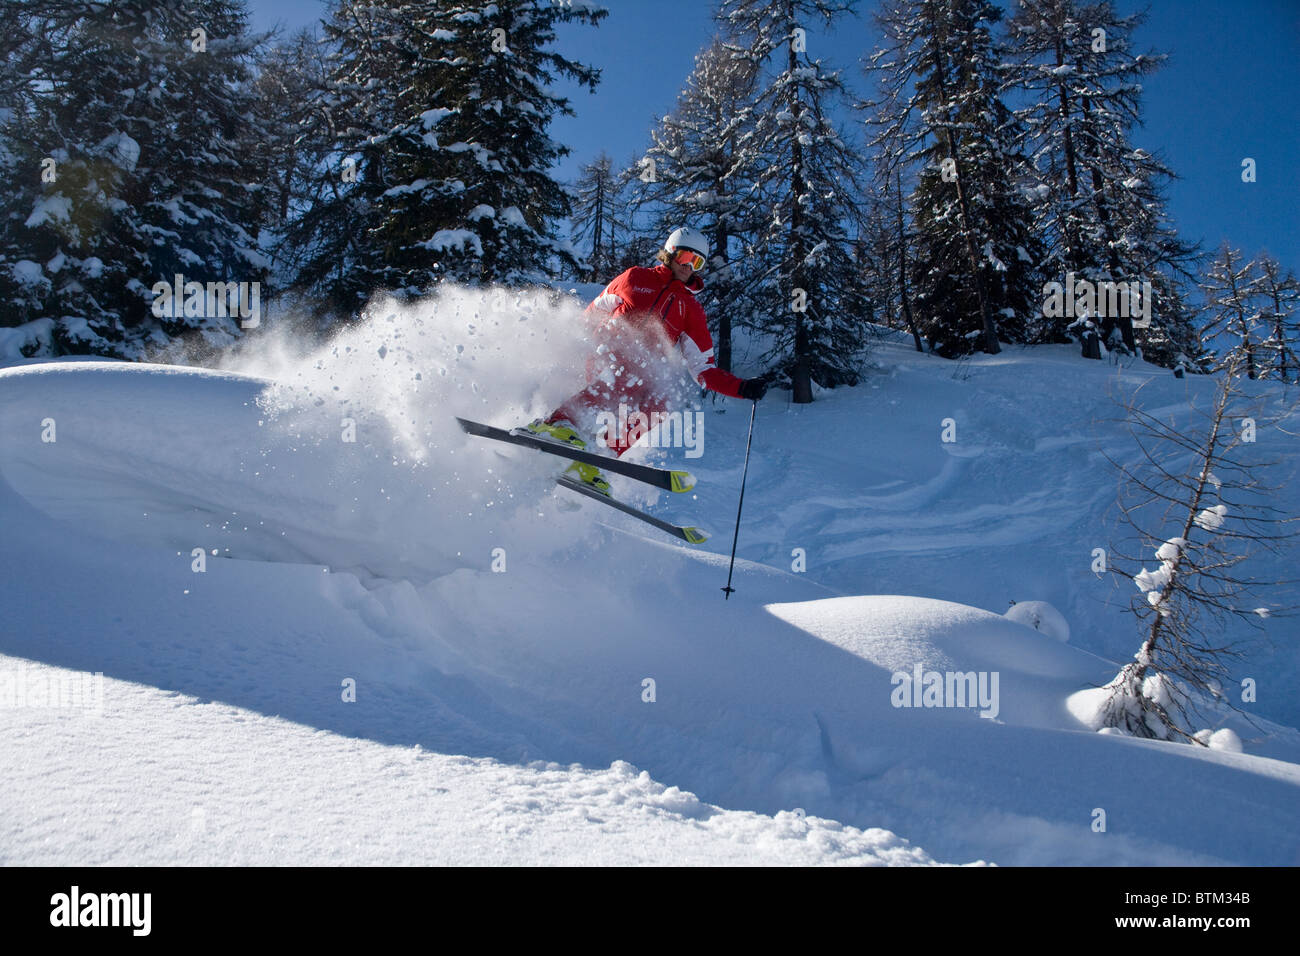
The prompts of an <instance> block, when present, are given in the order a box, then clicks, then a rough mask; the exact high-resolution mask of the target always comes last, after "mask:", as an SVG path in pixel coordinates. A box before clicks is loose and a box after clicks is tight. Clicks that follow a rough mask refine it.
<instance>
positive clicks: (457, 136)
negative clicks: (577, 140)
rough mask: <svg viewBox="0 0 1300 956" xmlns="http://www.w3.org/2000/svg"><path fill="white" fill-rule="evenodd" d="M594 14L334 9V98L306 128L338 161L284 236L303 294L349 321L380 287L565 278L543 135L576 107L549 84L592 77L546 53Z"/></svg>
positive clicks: (578, 7) (453, 6)
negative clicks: (569, 25) (563, 31)
mask: <svg viewBox="0 0 1300 956" xmlns="http://www.w3.org/2000/svg"><path fill="white" fill-rule="evenodd" d="M604 15H605V12H604V11H603V10H602V9H600V8H597V7H594V6H590V5H587V4H570V3H566V4H554V3H547V2H543V0H501V2H496V3H459V2H453V0H412V2H401V3H397V2H394V3H390V4H379V3H371V2H368V0H342V2H341V3H339V5H338V6H337V7H336V8H335V10H334V11H333V14H332V16H331V19H330V20H329V21H327V23H326V24H325V34H326V41H327V42H328V43H330V44H331V45H332V46H333V47H334V52H333V53H332V55H331V59H332V62H333V71H332V74H331V77H330V92H331V94H332V99H331V102H330V103H329V109H328V110H326V111H325V112H324V113H323V114H322V115H321V116H320V117H319V118H318V120H317V122H316V126H317V134H316V135H323V136H328V137H329V138H330V140H331V142H332V143H333V149H332V151H331V155H330V158H329V160H328V161H327V162H325V163H322V164H321V165H320V168H319V169H318V170H317V175H316V177H315V179H314V188H313V190H312V195H311V196H310V200H311V201H310V203H309V205H308V206H307V208H306V209H305V211H304V213H303V215H302V217H301V218H300V219H299V220H298V221H297V222H296V223H295V224H294V227H293V228H292V230H291V239H292V243H291V245H292V248H293V249H294V251H295V254H296V256H297V259H298V268H299V273H298V281H297V286H298V288H299V289H300V290H302V291H304V292H307V293H310V294H312V295H314V296H317V297H319V298H320V299H321V300H322V302H323V303H324V304H325V305H326V306H327V307H329V308H331V309H332V310H334V311H336V312H338V313H341V314H343V315H345V316H356V315H358V314H359V312H360V309H361V307H362V306H363V305H364V303H365V301H366V300H367V299H368V298H369V297H370V294H371V293H372V292H373V291H374V290H376V289H380V288H382V289H384V290H386V291H388V292H390V293H393V294H395V295H398V296H408V295H419V294H422V293H424V292H426V291H428V290H429V289H430V288H432V287H433V286H434V285H435V284H436V283H438V282H440V281H444V280H453V281H461V282H502V283H507V284H519V283H523V282H529V281H535V280H538V279H541V278H544V277H545V276H547V275H548V274H555V273H556V272H558V271H560V270H561V269H565V270H567V271H570V272H572V271H574V270H575V269H576V265H577V263H576V259H575V258H574V257H573V255H572V253H571V251H570V249H569V247H568V245H567V244H566V243H562V242H560V241H558V240H557V239H556V238H555V236H554V229H555V223H556V221H557V220H558V219H560V218H562V217H564V216H566V215H567V214H568V212H569V197H568V194H567V192H566V191H565V189H564V188H563V186H561V185H560V184H559V183H558V182H556V181H555V180H554V179H553V178H552V177H551V175H550V169H551V167H552V166H553V164H554V162H555V161H556V159H558V158H559V157H560V156H562V155H564V154H565V153H566V152H567V149H566V148H565V147H563V146H560V145H558V144H556V143H555V142H554V141H552V140H551V138H550V136H549V134H548V132H547V127H548V125H549V123H550V120H551V119H552V118H553V117H554V116H555V115H556V114H557V113H561V114H568V113H570V112H571V109H570V107H569V104H568V101H567V100H565V99H563V98H561V97H557V96H554V95H553V94H552V93H551V92H549V89H548V87H549V84H550V83H551V82H552V81H553V80H554V78H555V77H556V76H563V77H567V78H569V79H572V80H575V81H577V82H578V83H579V84H582V85H585V86H588V87H592V86H594V84H595V82H596V80H597V76H598V74H597V72H596V71H594V70H592V69H590V68H588V67H585V66H582V65H581V64H578V63H575V62H573V61H571V60H569V59H567V58H565V57H563V56H561V55H560V54H558V53H556V52H554V51H552V50H550V49H549V47H550V45H551V43H552V42H553V40H554V38H555V25H556V24H557V23H560V22H570V21H581V22H587V23H593V24H594V23H597V22H599V20H600V19H601V18H602V17H603V16H604Z"/></svg>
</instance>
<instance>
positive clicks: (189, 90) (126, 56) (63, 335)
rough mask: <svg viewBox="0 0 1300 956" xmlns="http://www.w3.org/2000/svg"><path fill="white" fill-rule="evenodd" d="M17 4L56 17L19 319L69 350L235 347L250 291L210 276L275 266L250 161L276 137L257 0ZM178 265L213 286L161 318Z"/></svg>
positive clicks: (39, 83)
mask: <svg viewBox="0 0 1300 956" xmlns="http://www.w3.org/2000/svg"><path fill="white" fill-rule="evenodd" d="M16 2H17V3H18V5H19V9H20V11H23V10H26V11H30V12H32V15H33V16H34V17H36V18H37V19H39V20H43V21H44V23H45V24H47V25H53V26H54V28H55V29H54V30H53V31H52V33H50V34H47V35H46V42H45V43H44V44H43V45H42V47H41V49H40V50H39V51H38V53H37V55H36V56H35V57H34V59H33V61H32V64H31V65H32V69H33V71H34V72H33V74H32V79H33V87H32V92H31V94H30V96H31V101H32V107H31V110H30V112H29V114H28V116H27V117H26V118H25V128H24V135H23V137H22V139H21V141H20V144H19V145H18V147H17V153H18V156H17V165H18V168H20V169H22V170H23V171H24V174H25V175H24V176H23V177H22V179H21V186H20V189H19V195H18V196H17V197H16V202H15V204H14V205H11V206H10V207H9V208H8V210H7V212H6V217H5V219H6V224H7V225H6V231H7V232H8V233H9V235H10V243H11V244H12V245H11V248H13V247H14V246H16V247H17V248H18V249H20V250H21V254H22V255H23V257H24V260H25V261H26V262H28V263H30V265H29V266H27V267H26V268H25V277H26V284H27V287H28V291H29V294H30V298H29V300H28V301H27V302H26V303H25V304H24V308H23V309H22V310H20V312H19V313H18V318H19V319H20V320H21V319H22V318H23V317H24V316H25V315H26V316H30V315H32V314H41V315H45V316H48V317H50V318H51V319H54V328H53V335H52V341H51V343H50V348H51V349H52V350H53V351H55V352H56V353H60V352H71V353H97V354H109V355H118V356H122V357H127V358H143V357H146V356H147V355H148V354H150V353H151V352H152V351H154V350H157V349H161V348H163V347H164V346H166V345H167V344H168V343H169V342H170V341H171V339H172V338H173V337H175V336H180V337H183V338H184V339H186V340H187V341H189V342H191V344H194V345H200V346H201V344H203V343H205V344H206V345H208V346H214V345H224V344H228V343H230V342H232V341H233V340H234V339H235V338H236V337H237V336H238V335H239V334H240V325H239V322H238V316H237V315H234V316H232V315H230V314H229V312H228V309H229V308H230V307H231V306H235V305H237V301H238V300H236V299H235V297H233V296H232V297H230V298H227V297H226V294H225V293H224V291H223V293H222V294H221V295H220V296H214V294H213V292H212V289H211V287H210V286H209V283H219V284H220V285H219V288H220V289H222V290H225V289H226V288H227V284H228V283H258V284H259V285H260V283H261V281H262V280H263V279H264V278H265V275H266V259H265V256H264V255H263V254H262V253H261V251H260V250H259V249H258V248H257V242H256V239H255V236H256V234H257V230H258V227H259V226H260V224H261V222H262V220H263V215H264V210H263V209H262V206H261V197H260V195H259V193H258V182H257V179H258V177H257V175H256V173H255V170H254V167H253V166H252V165H251V164H250V162H249V157H250V156H252V155H253V154H254V153H255V144H256V143H257V142H258V141H259V139H260V137H261V133H262V131H261V130H260V129H259V128H258V126H257V124H256V122H255V120H254V119H253V118H252V115H251V113H252V111H251V109H250V103H251V96H250V94H249V90H248V78H249V69H248V67H249V62H250V59H251V57H252V54H253V52H254V51H255V48H256V45H257V43H258V39H259V38H256V37H252V36H250V35H249V34H248V33H247V30H246V22H247V13H246V11H245V10H244V7H243V5H242V3H238V2H227V0H200V2H181V0H157V2H149V0H121V2H118V3H114V4H84V3H77V2H73V0H45V2H41V3H32V2H29V0H16ZM33 184H35V185H33ZM20 217H21V222H18V219H19V218H20ZM37 267H39V268H37ZM177 275H182V276H183V277H184V280H185V282H186V283H198V284H199V286H200V287H202V288H203V289H204V290H206V292H205V294H204V295H197V294H191V295H187V304H186V307H185V309H184V314H178V315H170V314H164V315H162V316H158V315H155V314H154V310H153V306H154V304H155V300H156V298H157V293H156V291H155V290H156V287H157V284H158V283H160V282H164V283H168V284H171V283H172V282H173V281H174V277H175V276H177ZM174 291H175V293H176V295H177V297H179V296H180V295H181V294H182V290H174ZM243 304H245V305H248V304H249V303H248V302H247V300H245V301H244V303H243Z"/></svg>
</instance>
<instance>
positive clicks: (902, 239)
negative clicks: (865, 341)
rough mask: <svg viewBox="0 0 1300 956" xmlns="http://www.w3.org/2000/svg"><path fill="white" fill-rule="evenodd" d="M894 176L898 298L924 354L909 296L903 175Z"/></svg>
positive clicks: (917, 347) (919, 347)
mask: <svg viewBox="0 0 1300 956" xmlns="http://www.w3.org/2000/svg"><path fill="white" fill-rule="evenodd" d="M894 176H895V180H896V182H897V183H898V192H897V196H898V205H897V206H896V207H895V209H896V211H897V212H898V297H899V299H900V300H901V301H902V303H903V317H904V318H905V319H906V320H907V328H908V330H909V331H910V332H911V333H912V341H913V342H915V343H916V350H917V351H918V352H924V351H925V347H924V346H923V345H922V344H921V333H920V332H918V331H917V329H916V321H915V319H913V318H912V300H911V297H910V296H908V294H907V233H906V232H905V231H904V229H903V174H902V173H901V172H899V171H898V170H895V171H894Z"/></svg>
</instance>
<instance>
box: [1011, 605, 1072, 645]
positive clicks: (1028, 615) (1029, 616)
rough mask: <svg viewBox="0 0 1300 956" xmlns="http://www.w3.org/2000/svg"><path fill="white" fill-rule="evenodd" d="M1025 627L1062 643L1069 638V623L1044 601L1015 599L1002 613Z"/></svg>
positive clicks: (1066, 641)
mask: <svg viewBox="0 0 1300 956" xmlns="http://www.w3.org/2000/svg"><path fill="white" fill-rule="evenodd" d="M1002 616H1003V617H1005V618H1006V619H1007V620H1008V621H1015V622H1016V623H1017V624H1023V625H1025V627H1032V628H1033V629H1034V630H1035V631H1039V632H1040V633H1042V634H1045V635H1046V636H1048V637H1050V638H1053V639H1054V640H1058V641H1060V642H1061V643H1062V644H1065V643H1068V642H1069V640H1070V625H1069V622H1067V621H1066V620H1065V615H1063V614H1062V613H1061V612H1060V611H1058V610H1057V609H1056V608H1054V607H1052V605H1050V604H1048V603H1047V602H1046V601H1017V602H1016V603H1015V604H1013V605H1011V607H1009V608H1007V611H1006V613H1005V614H1003V615H1002Z"/></svg>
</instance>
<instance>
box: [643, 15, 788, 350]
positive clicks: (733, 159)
mask: <svg viewBox="0 0 1300 956" xmlns="http://www.w3.org/2000/svg"><path fill="white" fill-rule="evenodd" d="M730 46H731V47H734V46H735V41H734V39H733V41H732V42H731V44H730ZM757 75H758V68H757V64H756V63H755V62H754V61H753V60H752V59H749V58H744V57H736V56H733V55H732V52H731V49H730V48H729V45H728V44H727V43H724V41H723V40H722V38H721V37H715V38H714V40H713V41H712V42H711V43H710V44H709V45H708V46H707V47H706V48H705V49H704V50H703V51H702V52H701V53H700V54H699V55H697V56H696V58H695V68H694V70H692V72H691V75H690V76H689V77H688V78H687V80H686V88H685V89H684V90H683V91H682V94H681V96H680V97H679V98H678V101H677V106H676V108H675V109H674V110H673V112H671V113H670V114H668V115H667V116H665V117H664V118H663V120H662V121H661V122H660V123H658V124H657V125H656V126H655V128H654V129H653V130H652V131H651V134H650V139H651V143H650V147H649V149H647V150H646V154H645V156H644V157H643V158H642V159H641V160H640V162H638V164H637V166H636V167H635V168H634V169H633V170H631V172H632V173H633V174H634V175H633V177H632V180H631V185H632V186H633V187H634V189H635V191H636V194H637V196H638V204H645V203H649V204H651V206H652V208H653V209H654V210H655V213H656V214H655V216H654V218H653V222H652V224H651V226H650V234H651V235H653V236H654V237H655V238H656V240H657V242H658V243H659V244H662V242H663V240H664V238H665V237H666V236H667V235H668V234H669V233H670V232H671V231H672V230H673V229H675V228H677V227H678V226H681V225H683V224H686V225H690V226H692V227H694V228H696V229H699V230H700V231H701V232H703V233H704V234H705V235H707V236H708V237H709V243H710V246H711V255H710V257H709V264H708V267H707V272H706V274H705V276H704V279H705V285H704V289H703V291H701V293H700V295H699V299H700V303H701V305H703V307H704V311H705V313H706V314H707V315H708V316H709V321H710V323H711V324H713V325H714V326H715V327H714V328H713V329H711V330H710V331H711V332H712V333H713V335H714V342H715V343H716V345H717V362H718V367H719V368H722V369H726V370H727V371H731V365H732V354H731V353H732V325H733V322H735V320H736V319H737V318H739V319H740V320H741V321H743V320H744V317H745V316H746V315H747V314H748V313H749V312H750V311H751V307H752V304H748V303H747V301H746V295H745V290H746V287H747V285H748V283H749V282H750V281H751V277H750V276H749V275H748V272H749V271H750V269H749V267H750V266H752V265H758V266H759V267H760V268H766V266H765V265H764V264H763V263H762V262H758V263H751V262H749V261H748V260H746V259H745V258H744V257H743V256H741V255H740V253H741V252H742V250H743V249H744V247H745V244H746V240H749V242H750V243H751V244H752V241H753V236H754V234H755V232H756V230H757V228H758V226H759V224H760V223H759V221H758V219H757V215H756V213H757V212H758V209H757V207H756V204H755V202H754V192H753V191H754V187H755V183H756V181H757V180H758V179H759V175H760V170H759V166H758V165H757V164H758V163H759V161H760V160H761V156H760V154H759V153H758V152H757V151H756V150H754V149H752V148H750V146H749V144H750V141H751V140H752V138H753V136H754V132H755V122H754V115H753V110H754V94H755V82H756V79H757Z"/></svg>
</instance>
